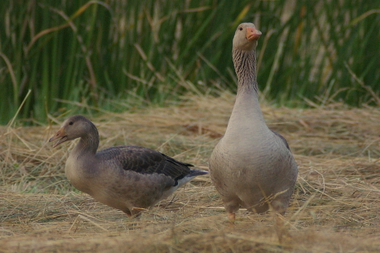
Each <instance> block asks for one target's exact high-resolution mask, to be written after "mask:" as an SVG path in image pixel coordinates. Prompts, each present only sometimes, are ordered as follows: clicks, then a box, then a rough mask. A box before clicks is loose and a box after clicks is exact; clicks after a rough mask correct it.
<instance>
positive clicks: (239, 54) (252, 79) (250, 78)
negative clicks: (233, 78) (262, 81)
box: [232, 49, 258, 97]
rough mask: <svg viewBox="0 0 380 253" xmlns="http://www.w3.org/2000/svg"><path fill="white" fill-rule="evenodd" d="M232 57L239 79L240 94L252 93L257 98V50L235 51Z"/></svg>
mask: <svg viewBox="0 0 380 253" xmlns="http://www.w3.org/2000/svg"><path fill="white" fill-rule="evenodd" d="M232 57H233V62H234V67H235V71H236V75H237V78H238V95H239V93H242V92H244V93H251V94H252V95H254V96H256V97H257V90H258V87H257V80H256V52H255V50H251V51H243V50H237V49H234V50H233V51H232Z"/></svg>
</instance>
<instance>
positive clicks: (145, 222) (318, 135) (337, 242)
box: [0, 93, 380, 252]
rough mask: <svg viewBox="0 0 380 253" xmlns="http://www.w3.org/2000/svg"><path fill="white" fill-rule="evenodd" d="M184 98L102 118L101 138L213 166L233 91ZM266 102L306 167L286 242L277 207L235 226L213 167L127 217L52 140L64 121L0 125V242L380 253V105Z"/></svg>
mask: <svg viewBox="0 0 380 253" xmlns="http://www.w3.org/2000/svg"><path fill="white" fill-rule="evenodd" d="M183 100H184V102H183V103H182V104H180V105H175V106H174V105H173V106H171V107H166V108H154V107H150V108H145V109H139V110H138V109H136V110H135V111H134V112H133V113H128V112H126V113H122V114H108V115H105V114H104V115H102V116H100V117H98V118H93V119H92V120H93V121H94V122H95V124H96V125H97V127H98V128H99V132H100V136H101V140H100V145H101V147H100V148H106V147H109V146H113V145H124V144H133V145H141V146H145V147H150V148H154V149H157V150H159V151H161V152H164V153H166V154H168V155H171V156H174V157H175V158H176V159H179V160H181V161H184V162H189V163H193V164H195V165H196V167H198V168H201V169H207V168H208V157H209V155H210V153H211V151H212V149H213V147H214V145H215V143H216V142H217V140H218V139H219V138H220V136H221V135H222V134H223V132H224V130H225V127H226V123H227V120H228V117H229V115H230V112H231V109H232V105H233V102H234V96H233V95H231V94H228V93H225V94H223V95H222V96H221V97H220V98H213V97H185V98H183ZM262 109H263V112H264V115H265V118H266V120H267V123H268V125H269V126H270V127H271V128H272V129H274V130H276V131H278V132H280V133H281V134H282V135H284V136H285V137H286V138H287V140H288V142H289V144H290V146H291V148H292V150H293V152H294V155H295V158H296V160H297V163H298V165H299V177H298V182H297V185H296V191H295V194H294V197H293V201H292V205H291V207H290V208H289V210H288V212H287V214H286V217H285V222H286V226H287V229H288V230H289V232H290V234H291V237H287V238H286V239H285V240H283V241H282V242H281V243H280V242H279V240H278V238H277V236H276V226H275V222H274V217H273V215H272V214H271V213H267V214H263V215H257V214H249V213H247V212H246V211H245V210H240V211H239V213H238V215H237V217H238V218H237V222H236V224H235V225H234V226H231V225H230V224H229V223H228V222H227V218H226V214H225V211H224V209H223V205H222V202H221V200H220V198H219V195H218V194H217V193H216V191H215V189H214V187H213V186H212V184H211V181H210V178H209V177H208V176H202V177H199V178H197V179H196V180H194V181H192V182H191V183H190V184H187V185H186V187H184V188H181V189H179V190H178V191H177V192H176V194H175V195H174V196H172V197H171V198H169V199H166V200H164V201H162V202H161V203H159V205H157V206H155V207H153V208H151V209H149V210H147V211H146V212H144V213H143V215H142V216H141V217H139V218H137V219H134V220H129V219H128V218H127V217H126V216H125V215H124V214H123V213H122V212H120V211H118V210H114V209H112V208H109V207H107V206H105V205H102V204H100V203H98V202H96V201H94V200H93V199H92V198H91V197H89V196H87V195H85V194H82V193H79V192H78V191H76V190H74V189H73V188H72V187H71V186H70V184H69V183H68V182H67V180H66V178H65V176H64V172H63V166H64V162H65V160H66V158H67V150H68V149H69V148H71V147H72V146H73V145H74V143H72V144H65V145H61V146H60V147H58V148H56V149H52V148H51V145H49V144H48V143H47V140H48V138H49V137H50V136H51V135H52V134H53V133H54V131H56V130H57V129H58V126H57V125H53V126H44V127H17V126H13V127H12V128H7V127H1V128H0V136H1V137H0V159H1V162H0V163H1V171H0V180H1V181H2V184H1V185H2V186H1V191H0V211H1V217H0V222H1V228H0V252H70V251H81V252H379V250H380V243H379V242H380V233H379V232H380V231H379V230H380V228H379V225H380V219H379V215H378V214H379V213H380V201H379V195H380V188H379V185H380V162H379V157H380V148H379V136H378V132H379V129H380V121H379V120H378V119H380V111H379V110H378V109H376V108H363V109H357V108H346V107H344V106H343V105H340V104H331V105H329V106H325V107H320V108H315V109H289V108H274V107H272V106H269V105H264V106H263V108H262ZM54 120H57V121H62V120H61V119H54Z"/></svg>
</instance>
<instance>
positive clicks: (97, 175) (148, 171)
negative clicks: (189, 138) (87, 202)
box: [49, 115, 207, 216]
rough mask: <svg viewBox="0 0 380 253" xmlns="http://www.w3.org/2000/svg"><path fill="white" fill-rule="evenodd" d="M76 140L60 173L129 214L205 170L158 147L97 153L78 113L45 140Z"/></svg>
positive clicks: (94, 134)
mask: <svg viewBox="0 0 380 253" xmlns="http://www.w3.org/2000/svg"><path fill="white" fill-rule="evenodd" d="M76 138H80V140H79V142H78V144H77V145H76V146H75V147H74V149H73V150H72V151H71V152H70V155H69V157H68V159H67V161H66V166H65V174H66V176H67V178H68V179H69V181H70V183H71V184H72V185H73V186H74V187H75V188H77V189H78V190H80V191H82V192H85V193H88V194H89V195H91V196H92V197H93V198H95V199H96V200H98V201H99V202H101V203H103V204H106V205H109V206H111V207H113V208H117V209H120V210H122V211H123V212H125V213H126V214H127V215H128V216H131V215H137V214H139V213H140V211H141V210H142V209H146V208H148V207H150V206H153V205H154V204H156V203H157V202H159V201H160V200H162V199H164V198H166V197H168V196H169V195H170V194H172V193H173V192H174V191H175V190H177V189H178V187H180V186H181V185H183V184H185V183H186V182H188V181H190V180H191V179H193V178H194V177H196V176H198V175H203V174H207V172H205V171H200V170H192V169H190V168H189V167H193V165H191V164H188V163H182V162H179V161H176V160H175V159H173V158H171V157H169V156H166V155H164V154H162V153H160V152H158V151H155V150H152V149H148V148H144V147H138V146H118V147H111V148H107V149H103V150H101V151H98V152H97V149H98V146H99V134H98V130H97V129H96V127H95V125H94V124H93V123H92V122H91V121H89V120H88V119H87V118H85V117H84V116H81V115H75V116H72V117H70V118H68V119H67V120H66V121H65V122H64V123H63V125H62V127H61V129H59V130H58V132H57V133H56V134H55V135H54V136H53V137H52V138H51V139H50V140H49V141H57V142H56V143H55V144H54V145H53V147H56V146H58V145H59V144H61V143H63V142H66V141H69V140H74V139H76Z"/></svg>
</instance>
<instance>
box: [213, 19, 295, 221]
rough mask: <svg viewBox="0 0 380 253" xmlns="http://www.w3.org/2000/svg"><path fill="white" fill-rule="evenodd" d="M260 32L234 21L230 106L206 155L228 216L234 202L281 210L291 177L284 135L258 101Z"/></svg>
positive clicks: (235, 206) (292, 165)
mask: <svg viewBox="0 0 380 253" xmlns="http://www.w3.org/2000/svg"><path fill="white" fill-rule="evenodd" d="M260 36H261V32H260V31H258V30H257V29H256V27H255V26H254V25H253V24H252V23H242V24H240V25H239V26H238V27H237V29H236V32H235V36H234V39H233V49H232V53H233V62H234V67H235V71H236V74H237V77H238V90H237V96H236V101H235V105H234V108H233V111H232V114H231V117H230V120H229V122H228V126H227V129H226V133H225V135H224V136H223V137H222V139H221V140H220V141H219V142H218V144H217V145H216V147H215V149H214V150H213V152H212V154H211V157H210V175H211V179H212V182H213V183H214V185H215V187H216V190H217V191H218V192H219V193H220V195H221V197H222V200H223V202H224V205H225V208H226V210H227V212H228V217H229V219H230V220H231V221H233V220H234V219H235V212H236V211H237V210H238V209H239V208H240V207H245V208H247V209H248V210H251V211H256V212H258V213H261V212H265V211H267V210H268V208H269V206H272V207H273V209H274V210H275V211H276V212H278V213H280V214H284V213H285V210H286V209H287V207H288V204H289V200H290V197H291V195H292V193H293V189H294V185H295V182H296V178H297V173H298V169H297V164H296V162H295V160H294V158H293V155H292V153H291V151H290V149H289V146H288V143H287V142H286V140H285V138H284V137H282V136H281V135H280V134H278V133H276V132H274V131H272V130H270V129H269V128H268V127H267V125H266V123H265V120H264V117H263V115H262V112H261V109H260V104H259V101H258V94H257V91H258V87H257V81H256V59H255V54H256V52H255V51H256V44H257V40H258V39H259V38H260Z"/></svg>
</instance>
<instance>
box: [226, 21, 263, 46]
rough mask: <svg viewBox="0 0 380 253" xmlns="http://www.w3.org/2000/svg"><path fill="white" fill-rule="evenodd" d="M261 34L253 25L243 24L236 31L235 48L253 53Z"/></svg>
mask: <svg viewBox="0 0 380 253" xmlns="http://www.w3.org/2000/svg"><path fill="white" fill-rule="evenodd" d="M260 36H261V32H260V31H259V30H257V28H256V27H255V25H254V24H252V23H241V24H240V25H239V26H238V27H237V28H236V31H235V36H234V39H233V43H232V45H233V48H234V49H237V50H242V51H251V50H253V49H254V48H255V47H256V45H257V40H258V39H259V38H260Z"/></svg>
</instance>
